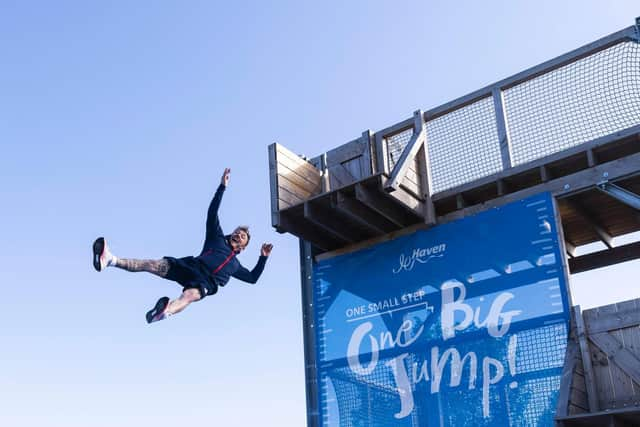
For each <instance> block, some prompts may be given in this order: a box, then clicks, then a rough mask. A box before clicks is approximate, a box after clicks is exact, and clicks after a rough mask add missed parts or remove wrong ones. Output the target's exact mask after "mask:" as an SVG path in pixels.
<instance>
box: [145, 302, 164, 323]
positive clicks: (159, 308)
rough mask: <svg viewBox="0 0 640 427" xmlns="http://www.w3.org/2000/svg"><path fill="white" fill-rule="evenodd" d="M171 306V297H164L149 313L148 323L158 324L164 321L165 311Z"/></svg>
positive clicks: (147, 316)
mask: <svg viewBox="0 0 640 427" xmlns="http://www.w3.org/2000/svg"><path fill="white" fill-rule="evenodd" d="M168 305H169V297H162V298H160V299H159V300H158V302H157V303H156V306H155V307H153V308H152V309H151V310H149V311H147V315H146V318H147V323H152V322H157V321H158V320H162V319H164V311H165V310H166V309H167V306H168Z"/></svg>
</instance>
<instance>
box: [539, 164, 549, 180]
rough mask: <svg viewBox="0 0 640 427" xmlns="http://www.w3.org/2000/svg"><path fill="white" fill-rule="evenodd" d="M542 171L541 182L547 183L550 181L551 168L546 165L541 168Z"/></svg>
mask: <svg viewBox="0 0 640 427" xmlns="http://www.w3.org/2000/svg"><path fill="white" fill-rule="evenodd" d="M539 170H540V181H542V182H547V181H549V168H547V166H546V165H542V166H540V168H539Z"/></svg>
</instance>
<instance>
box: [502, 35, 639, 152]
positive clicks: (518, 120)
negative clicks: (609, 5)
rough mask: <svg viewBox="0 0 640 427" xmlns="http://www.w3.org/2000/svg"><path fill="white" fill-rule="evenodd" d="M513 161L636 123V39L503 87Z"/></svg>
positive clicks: (571, 144)
mask: <svg viewBox="0 0 640 427" xmlns="http://www.w3.org/2000/svg"><path fill="white" fill-rule="evenodd" d="M504 100H505V110H506V112H507V122H508V126H509V134H510V138H511V144H512V155H513V161H512V163H513V164H514V165H519V164H522V163H526V162H528V161H531V160H535V159H538V158H541V157H544V156H546V155H549V154H552V153H555V152H558V151H561V150H564V149H567V148H570V147H573V146H576V145H579V144H581V143H584V142H588V141H590V140H592V139H595V138H598V137H601V136H605V135H608V134H611V133H614V132H616V131H619V130H622V129H625V128H628V127H630V126H633V125H636V124H638V123H640V45H639V44H638V43H635V42H625V43H620V44H617V45H615V46H613V47H610V48H608V49H606V50H603V51H600V52H598V53H595V54H593V55H590V56H588V57H586V58H583V59H580V60H579V61H577V62H574V63H571V64H569V65H565V66H564V67H561V68H559V69H557V70H554V71H551V72H549V73H546V74H543V75H541V76H539V77H536V78H534V79H532V80H528V81H526V82H524V83H521V84H519V85H517V86H515V87H513V88H510V89H508V90H506V91H505V92H504Z"/></svg>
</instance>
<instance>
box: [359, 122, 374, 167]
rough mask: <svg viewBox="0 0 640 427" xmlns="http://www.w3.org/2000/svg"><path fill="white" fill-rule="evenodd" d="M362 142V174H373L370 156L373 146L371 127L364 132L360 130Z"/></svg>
mask: <svg viewBox="0 0 640 427" xmlns="http://www.w3.org/2000/svg"><path fill="white" fill-rule="evenodd" d="M361 138H362V143H363V144H364V152H363V154H362V157H363V162H362V163H363V174H364V176H370V175H373V172H374V171H373V169H374V165H373V161H372V159H373V157H372V153H371V147H372V146H373V140H374V138H373V132H372V131H371V129H367V130H365V131H364V132H362V137H361Z"/></svg>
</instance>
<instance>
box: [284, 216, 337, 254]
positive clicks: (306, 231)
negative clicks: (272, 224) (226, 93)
mask: <svg viewBox="0 0 640 427" xmlns="http://www.w3.org/2000/svg"><path fill="white" fill-rule="evenodd" d="M277 230H278V231H279V232H281V233H291V234H293V235H295V236H298V237H299V238H301V239H302V240H305V241H307V242H309V243H311V244H313V246H315V247H317V248H318V249H320V250H322V251H325V252H326V251H330V250H332V249H335V248H338V247H340V246H343V245H344V242H341V241H339V240H336V239H335V238H332V237H331V236H329V235H327V233H323V232H322V230H318V229H317V228H316V227H315V226H313V224H300V223H299V222H298V221H295V220H292V219H291V218H289V216H288V215H287V214H286V213H281V214H280V223H279V226H278V228H277Z"/></svg>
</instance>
